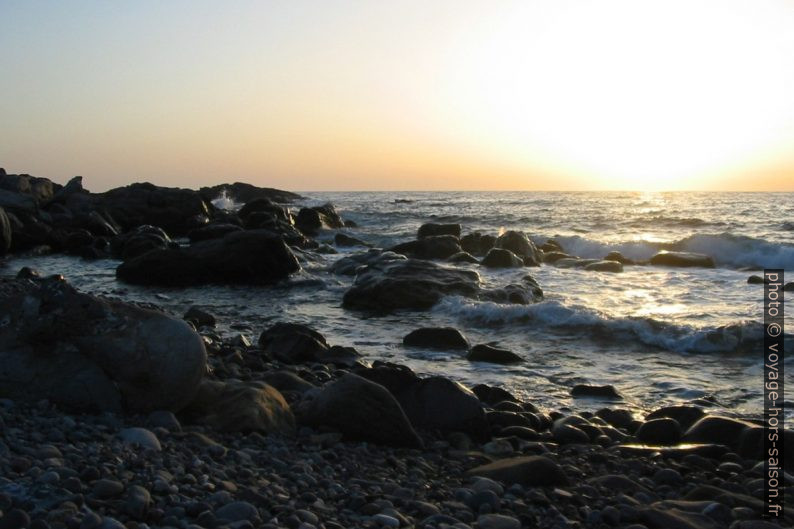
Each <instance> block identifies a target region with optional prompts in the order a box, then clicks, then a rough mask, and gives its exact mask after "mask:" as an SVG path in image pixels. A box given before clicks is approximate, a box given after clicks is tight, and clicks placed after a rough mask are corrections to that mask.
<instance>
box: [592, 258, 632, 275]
mask: <svg viewBox="0 0 794 529" xmlns="http://www.w3.org/2000/svg"><path fill="white" fill-rule="evenodd" d="M584 269H585V270H587V271H588V272H612V273H618V272H622V271H623V263H621V262H619V261H607V260H603V261H597V262H595V263H590V264H588V265H585V267H584Z"/></svg>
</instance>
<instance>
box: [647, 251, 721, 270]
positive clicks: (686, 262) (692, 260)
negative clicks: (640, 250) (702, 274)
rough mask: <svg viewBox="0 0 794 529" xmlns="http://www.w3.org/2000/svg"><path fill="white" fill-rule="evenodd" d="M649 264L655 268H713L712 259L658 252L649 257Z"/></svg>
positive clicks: (681, 253)
mask: <svg viewBox="0 0 794 529" xmlns="http://www.w3.org/2000/svg"><path fill="white" fill-rule="evenodd" d="M650 263H651V264H652V265H656V266H677V267H702V268H714V259H712V258H711V257H709V256H708V255H703V254H700V253H690V252H659V253H657V254H656V255H654V256H653V257H651V261H650Z"/></svg>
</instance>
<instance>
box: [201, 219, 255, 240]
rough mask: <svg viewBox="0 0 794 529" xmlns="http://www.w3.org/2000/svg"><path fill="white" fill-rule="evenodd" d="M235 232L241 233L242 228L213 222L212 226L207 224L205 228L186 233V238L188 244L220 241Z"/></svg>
mask: <svg viewBox="0 0 794 529" xmlns="http://www.w3.org/2000/svg"><path fill="white" fill-rule="evenodd" d="M237 231H243V227H242V226H238V225H237V224H231V223H228V222H218V223H215V222H213V223H212V224H207V225H206V226H202V227H200V228H196V229H195V230H191V232H190V233H188V238H189V239H190V242H199V241H207V240H209V239H220V238H222V237H225V236H226V235H228V234H230V233H233V232H237Z"/></svg>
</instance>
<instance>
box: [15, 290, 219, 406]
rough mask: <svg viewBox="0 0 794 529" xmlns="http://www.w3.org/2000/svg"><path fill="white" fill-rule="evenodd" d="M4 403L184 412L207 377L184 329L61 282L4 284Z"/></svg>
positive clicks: (201, 353) (195, 340)
mask: <svg viewBox="0 0 794 529" xmlns="http://www.w3.org/2000/svg"><path fill="white" fill-rule="evenodd" d="M0 320H1V321H3V323H4V324H3V325H2V326H1V327H0V396H2V397H8V398H12V399H19V400H25V401H33V402H35V401H38V400H40V399H49V400H50V401H52V402H54V403H56V404H58V405H61V406H63V407H65V408H68V409H73V410H78V411H91V412H98V411H114V412H119V411H123V410H128V411H132V412H149V411H153V410H173V411H176V410H179V409H181V408H182V407H183V406H185V405H186V404H187V403H188V402H190V400H191V399H192V398H193V396H194V394H195V392H196V389H197V388H198V385H199V382H200V381H201V378H202V376H203V374H204V371H205V369H206V367H205V365H206V352H205V350H204V344H203V342H202V340H201V337H200V336H199V335H198V334H196V332H195V331H193V329H192V328H191V327H190V326H189V325H188V324H187V323H185V322H184V321H182V320H180V319H177V318H173V317H171V316H167V315H165V314H163V313H160V312H156V311H153V310H149V309H144V308H141V307H138V306H135V305H130V304H126V303H122V302H119V301H110V300H105V299H102V298H98V297H94V296H90V295H87V294H82V293H80V292H78V291H77V290H75V289H74V288H73V287H71V286H70V285H69V284H68V283H67V282H66V281H64V280H63V278H62V277H60V276H53V277H51V278H47V279H40V280H30V279H20V280H2V281H0Z"/></svg>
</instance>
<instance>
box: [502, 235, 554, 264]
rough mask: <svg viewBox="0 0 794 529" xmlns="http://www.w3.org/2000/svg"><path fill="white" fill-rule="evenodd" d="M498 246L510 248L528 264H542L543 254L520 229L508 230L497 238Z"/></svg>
mask: <svg viewBox="0 0 794 529" xmlns="http://www.w3.org/2000/svg"><path fill="white" fill-rule="evenodd" d="M494 246H495V247H496V248H504V249H505V250H510V251H511V252H513V253H514V254H516V255H517V256H518V257H520V258H521V259H523V261H524V264H525V265H526V266H540V263H541V262H542V261H543V255H542V253H541V252H540V250H538V249H537V247H536V246H535V244H534V243H533V242H532V241H530V240H529V238H528V237H527V236H526V234H524V233H522V232H519V231H507V232H505V233H503V234H502V235H500V236H499V237H498V238H497V239H496V243H495V244H494Z"/></svg>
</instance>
